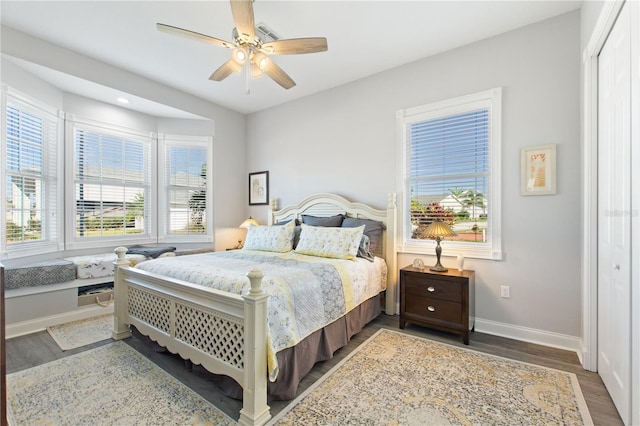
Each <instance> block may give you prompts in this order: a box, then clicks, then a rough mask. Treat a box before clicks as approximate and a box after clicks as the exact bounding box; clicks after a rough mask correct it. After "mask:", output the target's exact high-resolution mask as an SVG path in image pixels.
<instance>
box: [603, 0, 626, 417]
mask: <svg viewBox="0 0 640 426" xmlns="http://www.w3.org/2000/svg"><path fill="white" fill-rule="evenodd" d="M629 15H630V14H629V7H628V4H627V5H625V6H624V7H623V9H622V10H621V12H620V15H618V18H617V20H616V23H615V25H614V28H613V30H612V31H611V33H610V34H609V37H608V39H607V41H606V43H605V45H604V47H603V48H602V51H601V53H600V55H599V57H598V75H599V77H598V84H599V87H598V373H599V374H600V376H601V377H602V380H603V382H604V384H605V385H606V387H607V389H608V391H609V393H610V394H611V398H612V399H613V401H614V403H615V405H616V407H617V408H618V412H619V413H620V416H621V417H622V420H623V421H624V422H625V424H630V422H631V66H630V64H631V50H630V46H631V40H630V38H631V37H630V25H629V22H630V21H629Z"/></svg>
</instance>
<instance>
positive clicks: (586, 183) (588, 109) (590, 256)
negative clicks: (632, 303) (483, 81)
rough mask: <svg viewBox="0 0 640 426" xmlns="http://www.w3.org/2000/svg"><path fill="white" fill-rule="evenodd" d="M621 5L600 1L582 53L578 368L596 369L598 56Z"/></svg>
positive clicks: (620, 3) (619, 3)
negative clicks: (580, 308) (580, 287)
mask: <svg viewBox="0 0 640 426" xmlns="http://www.w3.org/2000/svg"><path fill="white" fill-rule="evenodd" d="M623 4H624V2H622V1H615V2H604V4H603V6H602V10H601V12H600V16H599V17H598V21H597V22H596V25H595V27H594V30H593V32H592V34H591V38H590V39H589V43H588V44H587V47H586V48H585V50H584V53H583V74H584V111H583V114H584V118H583V125H584V128H583V149H582V152H583V157H582V162H583V163H582V168H583V176H582V179H583V190H582V191H583V194H582V199H583V205H582V235H583V240H582V334H583V335H582V345H581V348H580V351H581V354H580V359H581V360H582V366H583V367H584V368H585V369H587V370H590V371H597V368H598V269H597V265H598V240H597V235H598V220H597V219H598V172H597V170H598V55H599V53H600V50H601V49H602V46H603V45H604V42H605V41H606V39H607V36H608V35H609V32H610V31H611V28H612V27H613V24H614V22H615V18H616V17H617V16H618V13H619V12H620V9H622V5H623Z"/></svg>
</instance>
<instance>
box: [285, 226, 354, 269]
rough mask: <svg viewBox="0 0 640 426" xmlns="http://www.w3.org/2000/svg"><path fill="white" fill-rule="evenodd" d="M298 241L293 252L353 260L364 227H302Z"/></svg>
mask: <svg viewBox="0 0 640 426" xmlns="http://www.w3.org/2000/svg"><path fill="white" fill-rule="evenodd" d="M300 226H302V232H301V233H300V241H298V245H297V246H296V249H295V252H296V253H300V254H309V255H312V256H320V257H333V258H337V259H351V260H353V259H355V258H356V254H358V247H360V240H361V239H362V233H363V232H364V225H362V226H359V227H357V228H337V227H325V226H309V225H305V224H304V223H303V224H302V225H300Z"/></svg>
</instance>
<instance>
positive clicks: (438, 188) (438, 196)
mask: <svg viewBox="0 0 640 426" xmlns="http://www.w3.org/2000/svg"><path fill="white" fill-rule="evenodd" d="M489 120H490V110H489V109H487V108H482V109H478V110H474V111H467V112H464V113H459V114H453V115H446V116H442V117H437V118H433V119H426V120H417V121H413V122H408V123H407V124H406V126H407V128H406V133H407V135H408V143H407V144H406V148H407V155H406V159H407V179H408V184H409V191H410V195H411V200H412V215H411V222H412V224H413V225H414V226H419V225H426V224H429V223H431V222H432V221H433V220H434V219H436V218H438V219H441V220H445V221H447V222H449V224H450V225H453V222H454V219H455V218H456V217H458V218H459V219H465V218H478V217H481V216H485V217H486V212H487V205H486V197H487V195H488V194H487V191H488V183H489V181H488V179H489V175H490V163H489V145H490V122H489ZM447 212H448V213H447Z"/></svg>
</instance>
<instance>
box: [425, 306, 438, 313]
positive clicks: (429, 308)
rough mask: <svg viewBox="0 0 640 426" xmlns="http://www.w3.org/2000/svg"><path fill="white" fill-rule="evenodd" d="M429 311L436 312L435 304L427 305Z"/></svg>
mask: <svg viewBox="0 0 640 426" xmlns="http://www.w3.org/2000/svg"><path fill="white" fill-rule="evenodd" d="M427 311H429V312H435V311H436V308H434V307H433V306H431V305H429V306H427Z"/></svg>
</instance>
